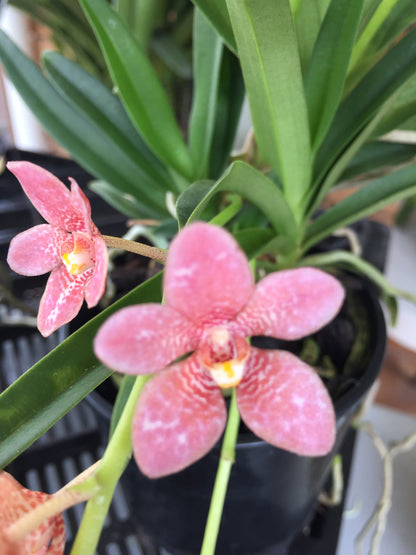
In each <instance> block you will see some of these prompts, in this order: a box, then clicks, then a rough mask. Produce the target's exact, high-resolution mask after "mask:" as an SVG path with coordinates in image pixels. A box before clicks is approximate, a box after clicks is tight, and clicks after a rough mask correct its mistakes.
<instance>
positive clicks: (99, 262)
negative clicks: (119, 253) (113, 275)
mask: <svg viewBox="0 0 416 555" xmlns="http://www.w3.org/2000/svg"><path fill="white" fill-rule="evenodd" d="M93 241H94V251H95V256H94V258H95V261H94V273H93V274H92V276H91V277H90V279H89V280H88V281H87V282H86V284H85V300H86V301H87V305H88V308H92V307H93V306H96V305H97V304H98V301H99V300H100V299H101V297H102V296H103V295H104V291H105V286H106V282H107V269H108V249H107V245H106V244H105V242H104V239H103V238H102V237H101V235H96V236H95V237H93Z"/></svg>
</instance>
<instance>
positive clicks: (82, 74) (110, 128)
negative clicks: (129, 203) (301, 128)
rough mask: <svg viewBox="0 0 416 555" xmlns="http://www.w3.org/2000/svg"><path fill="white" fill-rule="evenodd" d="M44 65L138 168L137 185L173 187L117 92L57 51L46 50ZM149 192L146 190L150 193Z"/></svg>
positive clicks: (49, 73)
mask: <svg viewBox="0 0 416 555" xmlns="http://www.w3.org/2000/svg"><path fill="white" fill-rule="evenodd" d="M43 65H44V67H45V69H46V71H47V73H48V76H49V79H50V81H52V83H53V84H54V85H55V86H56V87H58V88H59V90H60V92H61V94H62V95H63V96H64V97H65V98H66V99H67V100H68V102H70V103H71V104H72V105H73V106H74V108H77V109H78V111H79V112H80V113H81V114H83V115H84V116H85V118H86V119H88V120H89V121H91V122H93V123H94V124H95V125H96V126H97V127H98V128H99V129H100V131H102V133H103V134H104V135H106V136H108V137H110V138H111V139H112V140H113V141H114V143H116V144H117V145H118V146H119V147H120V148H121V149H122V150H123V151H124V153H125V154H126V155H127V156H129V158H131V160H132V162H134V163H135V165H136V167H137V170H136V171H137V173H136V179H137V186H138V187H139V188H140V189H143V190H144V191H143V192H144V193H145V194H146V191H145V189H146V188H148V187H150V192H151V190H152V188H155V189H165V190H169V189H171V188H173V187H174V183H173V182H172V179H171V178H170V176H169V174H168V172H167V170H166V168H165V167H164V166H163V164H162V163H161V162H160V160H158V158H156V156H155V155H154V154H153V153H152V152H151V150H150V149H149V148H148V146H147V145H146V143H145V142H144V141H143V139H142V138H141V137H140V135H139V134H138V133H137V131H136V129H135V128H134V127H133V125H132V123H131V122H130V120H129V118H128V117H127V114H126V112H125V110H124V108H123V106H122V104H121V102H120V100H119V99H118V98H117V97H116V96H114V94H113V93H112V92H111V91H110V90H109V89H107V87H106V86H104V85H103V84H102V83H100V81H98V80H97V79H96V78H95V77H93V76H91V75H90V74H89V73H87V72H86V71H84V70H83V69H82V68H81V67H79V66H78V65H77V64H74V63H73V62H71V60H68V59H67V58H65V57H64V56H62V55H61V54H58V53H57V52H46V53H45V54H44V56H43ZM148 194H149V191H148V192H147V195H148Z"/></svg>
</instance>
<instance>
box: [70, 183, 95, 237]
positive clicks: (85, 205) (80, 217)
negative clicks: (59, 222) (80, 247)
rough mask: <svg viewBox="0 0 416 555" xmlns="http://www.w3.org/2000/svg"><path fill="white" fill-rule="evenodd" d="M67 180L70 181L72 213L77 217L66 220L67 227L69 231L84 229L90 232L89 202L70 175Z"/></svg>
mask: <svg viewBox="0 0 416 555" xmlns="http://www.w3.org/2000/svg"><path fill="white" fill-rule="evenodd" d="M69 181H70V182H71V203H72V207H73V213H74V214H76V216H77V217H76V219H75V220H74V221H69V220H68V221H67V224H66V225H67V229H68V230H69V231H84V232H86V233H89V234H91V233H92V221H91V205H90V202H89V200H88V199H87V197H86V196H85V195H84V193H83V192H82V191H81V189H80V187H79V185H78V184H77V182H76V181H75V180H74V179H72V177H70V178H69Z"/></svg>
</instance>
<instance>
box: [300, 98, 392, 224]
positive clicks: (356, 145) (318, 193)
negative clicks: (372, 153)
mask: <svg viewBox="0 0 416 555" xmlns="http://www.w3.org/2000/svg"><path fill="white" fill-rule="evenodd" d="M397 94H398V92H395V93H393V94H392V95H391V96H390V97H389V98H388V99H387V100H386V101H385V102H384V104H383V105H382V106H381V107H380V109H379V110H378V112H377V113H376V115H375V116H374V117H373V118H372V119H371V120H370V121H369V122H368V123H367V124H366V125H365V126H364V127H363V128H362V129H360V131H359V132H358V133H357V134H356V135H355V136H354V138H353V139H352V140H351V141H350V142H349V143H348V145H346V148H345V149H344V151H343V152H342V153H341V154H340V155H339V157H338V158H337V159H336V160H335V163H334V164H333V166H332V167H331V169H330V170H329V171H328V173H327V174H326V175H325V178H324V179H323V181H322V182H319V181H315V182H314V183H313V184H312V186H311V188H310V191H308V195H307V198H308V200H309V201H310V205H309V207H308V209H307V210H305V219H306V218H309V217H311V216H312V215H313V214H314V212H315V210H317V209H318V208H319V205H320V204H321V202H322V200H323V199H324V198H325V195H326V194H327V193H328V191H329V190H330V189H331V187H333V186H334V185H335V184H336V183H338V182H339V180H340V179H341V175H342V172H343V171H344V170H345V169H346V167H347V166H348V164H349V163H350V162H351V160H352V159H353V158H354V156H356V155H357V153H358V152H359V151H360V149H361V148H362V147H363V146H364V145H365V143H366V141H368V140H369V138H370V137H371V134H372V133H373V132H374V129H375V128H376V126H377V125H378V123H379V122H380V121H381V118H382V117H383V116H384V114H385V113H386V112H387V111H388V110H389V108H390V106H391V105H392V104H393V102H394V101H395V99H396V96H397Z"/></svg>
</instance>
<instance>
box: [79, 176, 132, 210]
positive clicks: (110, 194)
mask: <svg viewBox="0 0 416 555" xmlns="http://www.w3.org/2000/svg"><path fill="white" fill-rule="evenodd" d="M88 188H89V189H91V191H94V193H96V194H97V195H98V196H99V197H101V198H102V199H104V200H105V201H106V202H107V203H108V204H109V205H110V206H112V207H113V208H115V209H116V210H118V211H119V212H121V214H124V215H125V216H128V217H129V218H137V219H140V218H142V217H143V210H142V206H141V203H140V202H139V201H138V200H137V198H135V197H133V196H132V195H128V194H126V193H123V192H122V191H120V189H117V188H116V187H113V185H110V183H107V181H102V180H101V179H95V180H94V181H90V182H89V183H88Z"/></svg>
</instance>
